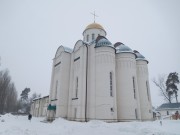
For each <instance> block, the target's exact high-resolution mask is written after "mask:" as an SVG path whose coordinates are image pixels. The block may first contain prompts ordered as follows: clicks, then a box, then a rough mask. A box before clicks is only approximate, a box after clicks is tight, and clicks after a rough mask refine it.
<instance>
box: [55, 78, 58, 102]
mask: <svg viewBox="0 0 180 135" xmlns="http://www.w3.org/2000/svg"><path fill="white" fill-rule="evenodd" d="M57 90H58V80H56V89H55V99H57Z"/></svg>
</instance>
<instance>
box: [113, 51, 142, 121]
mask: <svg viewBox="0 0 180 135" xmlns="http://www.w3.org/2000/svg"><path fill="white" fill-rule="evenodd" d="M116 75H117V76H116V81H117V82H116V86H117V87H116V88H117V116H118V120H122V121H128V120H140V119H141V117H140V108H139V96H138V85H137V81H136V79H137V76H136V61H135V55H134V54H132V53H120V54H116ZM133 78H134V86H133ZM134 87H135V89H134Z"/></svg>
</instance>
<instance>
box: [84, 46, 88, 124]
mask: <svg viewBox="0 0 180 135" xmlns="http://www.w3.org/2000/svg"><path fill="white" fill-rule="evenodd" d="M85 46H86V48H87V53H86V96H85V98H86V99H85V121H86V122H87V76H88V46H87V44H85Z"/></svg>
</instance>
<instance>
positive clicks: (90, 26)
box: [83, 23, 106, 34]
mask: <svg viewBox="0 0 180 135" xmlns="http://www.w3.org/2000/svg"><path fill="white" fill-rule="evenodd" d="M88 29H101V30H103V31H104V32H105V33H106V31H105V30H104V28H103V27H102V26H101V25H100V24H98V23H91V24H89V25H88V26H87V27H86V28H85V30H84V31H83V34H84V32H85V31H86V30H88Z"/></svg>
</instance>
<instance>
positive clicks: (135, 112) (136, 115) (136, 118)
mask: <svg viewBox="0 0 180 135" xmlns="http://www.w3.org/2000/svg"><path fill="white" fill-rule="evenodd" d="M135 116H136V119H138V116H137V109H135Z"/></svg>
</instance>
